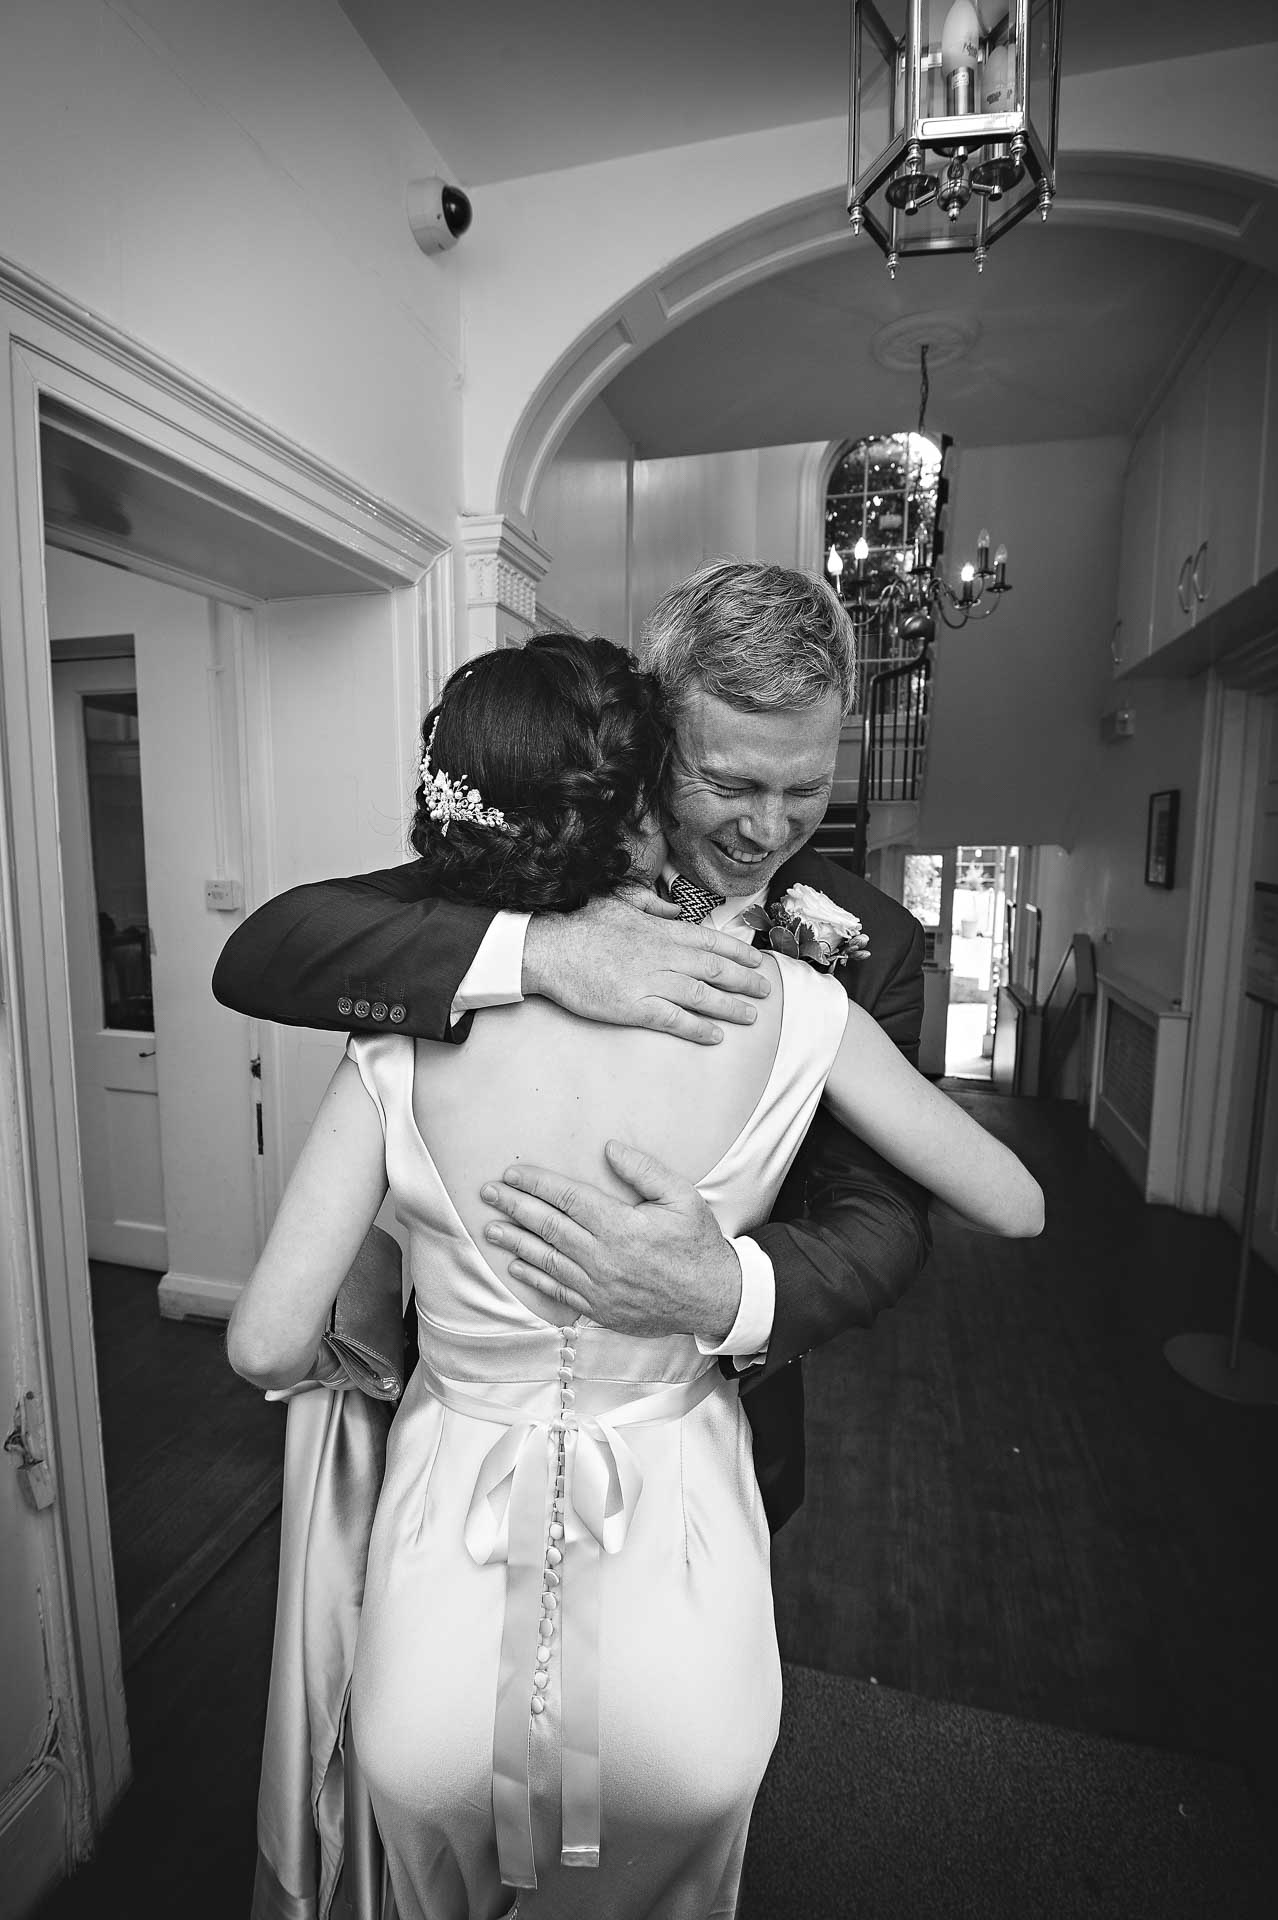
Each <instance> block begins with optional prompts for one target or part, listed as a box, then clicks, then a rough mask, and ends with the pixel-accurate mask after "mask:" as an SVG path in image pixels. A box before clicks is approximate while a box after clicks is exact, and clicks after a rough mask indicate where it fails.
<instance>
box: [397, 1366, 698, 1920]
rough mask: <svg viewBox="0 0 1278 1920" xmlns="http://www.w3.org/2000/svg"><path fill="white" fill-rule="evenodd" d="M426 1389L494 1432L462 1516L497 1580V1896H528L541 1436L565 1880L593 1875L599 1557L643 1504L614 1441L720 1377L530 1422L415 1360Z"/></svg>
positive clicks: (678, 1412) (676, 1410)
mask: <svg viewBox="0 0 1278 1920" xmlns="http://www.w3.org/2000/svg"><path fill="white" fill-rule="evenodd" d="M421 1373H422V1378H423V1381H424V1384H425V1385H426V1387H427V1388H428V1389H429V1390H430V1392H431V1393H432V1394H433V1395H434V1396H435V1398H436V1399H437V1400H442V1401H443V1403H444V1405H445V1406H446V1407H450V1408H451V1409H452V1410H453V1411H454V1412H455V1413H461V1414H465V1415H467V1416H469V1417H470V1418H472V1419H476V1420H484V1421H487V1422H489V1423H490V1424H493V1425H499V1426H503V1427H505V1429H506V1431H505V1432H504V1433H503V1434H502V1435H501V1437H500V1438H499V1439H497V1440H495V1441H494V1442H493V1445H492V1446H491V1447H490V1448H489V1449H488V1452H487V1453H486V1454H485V1455H484V1458H483V1460H482V1462H481V1463H480V1467H479V1471H478V1473H477V1474H476V1476H475V1486H474V1491H473V1492H472V1494H471V1498H470V1506H469V1508H468V1509H467V1513H466V1523H465V1529H464V1537H465V1542H466V1550H467V1552H468V1553H469V1554H470V1557H471V1559H472V1560H473V1561H474V1562H475V1564H476V1565H477V1566H492V1565H494V1564H501V1563H503V1562H504V1563H505V1566H506V1608H505V1616H504V1620H503V1626H502V1638H501V1661H500V1666H499V1669H498V1678H497V1707H496V1712H495V1714H494V1718H493V1813H494V1818H495V1822H496V1828H497V1855H498V1862H499V1865H500V1869H501V1877H502V1880H503V1882H504V1883H505V1884H506V1885H507V1886H509V1887H535V1886H536V1885H537V1871H536V1864H535V1861H534V1858H533V1837H532V1794H531V1784H530V1780H529V1770H528V1747H529V1725H528V1723H529V1718H530V1709H529V1699H530V1695H531V1693H532V1675H533V1672H534V1670H535V1666H536V1659H537V1649H538V1646H539V1645H540V1644H541V1641H540V1635H539V1626H540V1620H541V1597H542V1591H543V1587H542V1580H543V1574H544V1571H545V1565H546V1548H547V1544H548V1541H547V1535H546V1513H547V1511H548V1506H549V1497H548V1496H549V1474H550V1448H549V1445H548V1440H549V1436H550V1434H551V1433H552V1432H556V1431H558V1430H560V1429H562V1430H563V1434H564V1441H565V1469H564V1502H563V1505H564V1516H565V1518H564V1528H565V1532H564V1540H563V1552H564V1558H563V1567H562V1584H561V1587H560V1589H559V1592H560V1596H561V1598H562V1600H563V1601H564V1602H565V1604H563V1605H561V1607H560V1608H559V1610H558V1616H557V1617H558V1631H559V1662H560V1683H559V1693H560V1740H561V1751H560V1800H561V1813H562V1841H561V1850H560V1863H561V1865H563V1866H565V1867H570V1866H575V1867H596V1866H598V1864H599V1555H600V1553H610V1554H615V1553H620V1551H621V1549H622V1547H623V1546H624V1545H625V1542H626V1535H627V1534H628V1533H629V1531H630V1525H631V1522H632V1520H633V1519H634V1515H635V1509H636V1508H637V1506H638V1504H639V1498H640V1495H641V1494H642V1492H643V1468H642V1467H641V1466H640V1464H639V1461H638V1459H637V1457H636V1455H635V1453H634V1450H633V1449H632V1448H631V1446H630V1445H629V1443H628V1442H627V1440H626V1439H625V1438H624V1436H623V1434H622V1432H621V1429H622V1428H623V1427H630V1426H651V1425H656V1424H658V1423H664V1422H666V1421H669V1420H678V1419H682V1418H683V1416H684V1415H685V1414H687V1413H690V1412H691V1411H692V1409H693V1408H694V1407H696V1406H699V1405H700V1403H701V1402H702V1401H703V1400H705V1399H707V1398H708V1396H709V1395H710V1394H711V1393H714V1392H715V1391H716V1390H727V1388H728V1384H729V1383H727V1382H725V1380H724V1377H723V1375H722V1374H721V1373H720V1372H719V1370H718V1367H717V1366H713V1365H712V1366H710V1367H709V1368H707V1370H706V1371H705V1372H704V1373H701V1374H699V1375H698V1376H697V1378H696V1379H695V1380H679V1381H676V1382H675V1383H674V1384H673V1385H671V1386H663V1387H659V1388H658V1389H657V1391H656V1392H655V1393H651V1394H642V1395H636V1396H635V1398H633V1399H631V1400H628V1401H626V1402H624V1403H623V1404H622V1405H621V1406H619V1407H612V1408H609V1409H608V1410H607V1411H605V1412H602V1413H594V1414H566V1415H562V1416H556V1417H554V1418H551V1417H549V1416H548V1417H546V1418H544V1419H540V1418H530V1417H529V1415H528V1413H527V1411H526V1410H525V1409H523V1408H517V1407H510V1406H502V1405H501V1403H500V1402H498V1401H493V1400H488V1399H480V1398H479V1397H478V1396H477V1395H475V1394H471V1393H467V1392H465V1391H463V1390H462V1389H461V1388H459V1387H456V1386H454V1385H453V1384H452V1382H451V1381H448V1380H445V1379H444V1378H443V1376H442V1375H441V1374H438V1373H436V1372H435V1370H434V1368H433V1367H431V1366H430V1365H429V1364H428V1363H427V1362H426V1360H425V1359H423V1360H422V1362H421Z"/></svg>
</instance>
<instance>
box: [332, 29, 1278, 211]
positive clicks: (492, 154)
mask: <svg viewBox="0 0 1278 1920" xmlns="http://www.w3.org/2000/svg"><path fill="white" fill-rule="evenodd" d="M881 4H882V5H883V8H884V11H885V12H890V11H891V9H890V8H889V7H888V6H887V4H886V0H881ZM935 4H936V5H938V7H941V8H944V6H945V5H946V4H947V0H935ZM341 5H342V10H343V12H344V13H345V14H346V15H347V17H348V19H349V20H350V21H351V23H352V25H353V26H354V27H355V29H356V31H357V32H358V33H359V35H360V37H361V38H362V39H363V40H364V41H365V43H366V44H367V46H368V47H369V49H370V50H371V52H372V53H373V55H374V56H375V58H376V59H377V60H378V61H379V63H380V64H381V66H382V67H383V68H384V70H385V72H386V74H387V75H388V77H389V78H390V80H391V81H392V83H393V84H394V86H395V87H396V88H397V90H398V91H399V93H400V94H401V95H402V97H403V99H404V100H405V102H406V103H407V105H408V107H409V108H410V109H411V111H412V112H413V113H414V114H415V115H416V117H417V119H418V120H419V121H420V122H421V125H422V126H423V127H424V129H425V130H426V132H427V134H428V135H429V136H430V138H431V139H432V140H433V141H434V143H435V145H436V146H437V147H438V149H439V151H440V153H441V154H442V155H443V156H444V159H445V161H446V162H447V164H448V165H449V166H450V167H451V168H452V169H453V170H454V172H455V174H456V177H457V179H458V180H459V181H460V182H461V184H462V186H464V187H480V186H484V185H487V184H488V183H490V182H492V181H494V180H509V179H513V178H515V177H519V176H523V175H525V174H530V173H546V172H548V171H550V170H551V169H552V168H555V167H572V166H582V165H585V164H586V163H588V162H590V161H594V160H605V159H615V158H616V157H617V156H619V155H621V154H626V153H644V152H647V151H648V150H649V149H651V148H654V147H674V146H683V145H685V144H686V143H687V142H688V141H691V140H710V139H716V138H719V137H721V136H723V135H725V134H732V133H747V132H751V131H754V130H757V129H759V128H762V127H780V126H787V125H789V124H790V123H791V122H793V121H802V120H820V119H824V118H826V117H827V116H828V115H830V114H844V113H846V112H847V104H848V88H847V73H848V19H849V13H850V8H849V6H848V0H787V4H786V5H785V6H777V5H776V4H775V0H624V3H623V0H550V4H549V5H543V6H529V5H528V0H454V4H453V5H452V6H450V7H449V8H447V9H444V8H442V7H438V6H429V5H425V4H423V0H341ZM1000 10H1002V9H1000ZM1276 16H1278V4H1276V0H1225V4H1220V0H1217V4H1215V5H1213V4H1211V0H1064V12H1063V15H1062V18H1063V31H1062V48H1063V50H1062V64H1063V67H1064V70H1065V71H1066V72H1067V73H1091V72H1094V71H1096V70H1097V69H1098V68H1102V67H1124V66H1133V65H1137V64H1139V63H1141V62H1144V61H1148V60H1152V59H1171V58H1174V57H1176V56H1177V55H1189V54H1195V53H1203V52H1206V51H1208V50H1209V49H1211V48H1215V47H1233V46H1256V45H1260V44H1261V43H1262V42H1265V41H1269V40H1273V39H1275V38H1278V19H1276ZM942 17H943V13H942ZM938 37H939V35H938Z"/></svg>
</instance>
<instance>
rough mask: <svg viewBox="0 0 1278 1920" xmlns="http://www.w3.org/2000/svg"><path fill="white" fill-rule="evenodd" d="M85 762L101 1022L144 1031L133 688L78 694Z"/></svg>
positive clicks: (144, 940)
mask: <svg viewBox="0 0 1278 1920" xmlns="http://www.w3.org/2000/svg"><path fill="white" fill-rule="evenodd" d="M84 762H85V773H86V777H87V783H88V792H89V835H90V840H91V843H92V848H93V891H94V903H95V905H96V907H97V914H98V948H99V953H100V956H101V964H102V1022H103V1025H104V1026H107V1027H124V1028H127V1029H131V1030H134V1031H137V1032H141V1033H150V1032H152V1031H153V1029H154V1019H155V1016H154V1012H153V1007H152V1000H151V934H150V923H149V920H148V916H147V900H146V849H145V847H144V844H143V839H142V767H141V756H140V750H139V746H138V697H137V694H136V693H91V694H86V695H85V699H84Z"/></svg>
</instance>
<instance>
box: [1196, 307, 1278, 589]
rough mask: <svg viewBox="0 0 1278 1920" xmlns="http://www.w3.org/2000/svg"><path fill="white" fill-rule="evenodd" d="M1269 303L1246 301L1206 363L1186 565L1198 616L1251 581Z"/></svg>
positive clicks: (1262, 440) (1262, 437) (1253, 579)
mask: <svg viewBox="0 0 1278 1920" xmlns="http://www.w3.org/2000/svg"><path fill="white" fill-rule="evenodd" d="M1268 305H1269V303H1268V301H1267V300H1265V299H1263V298H1261V297H1260V296H1258V295H1257V296H1253V297H1252V299H1250V300H1248V301H1247V303H1246V304H1245V306H1243V307H1242V308H1241V309H1240V311H1239V312H1238V313H1237V314H1236V315H1235V316H1234V319H1233V321H1232V322H1231V323H1230V325H1229V327H1228V328H1227V329H1226V331H1225V332H1224V334H1223V335H1222V336H1221V338H1220V339H1219V340H1218V341H1217V343H1216V346H1215V348H1214V349H1213V351H1212V354H1211V358H1210V359H1209V360H1208V362H1207V421H1206V435H1205V439H1204V445H1203V477H1202V503H1201V506H1200V508H1199V515H1198V536H1199V538H1198V545H1197V547H1196V548H1195V549H1194V564H1193V568H1192V586H1193V591H1194V618H1195V619H1196V620H1203V619H1207V618H1208V617H1209V616H1210V615H1211V614H1213V613H1214V612H1215V611H1216V609H1217V608H1218V607H1223V606H1224V605H1225V603H1226V602H1227V601H1229V600H1233V599H1234V598H1236V596H1237V595H1238V594H1240V593H1244V592H1245V591H1246V589H1247V588H1248V587H1250V586H1254V585H1255V582H1256V577H1257V576H1256V528H1257V524H1258V520H1259V514H1260V496H1261V486H1262V480H1261V461H1262V458H1263V456H1264V451H1265V445H1264V443H1265V439H1266V434H1265V411H1266V384H1267V382H1266V371H1267V364H1268V344H1269V341H1268V335H1269V319H1270V316H1269V311H1268ZM1271 406H1272V402H1271Z"/></svg>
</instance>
